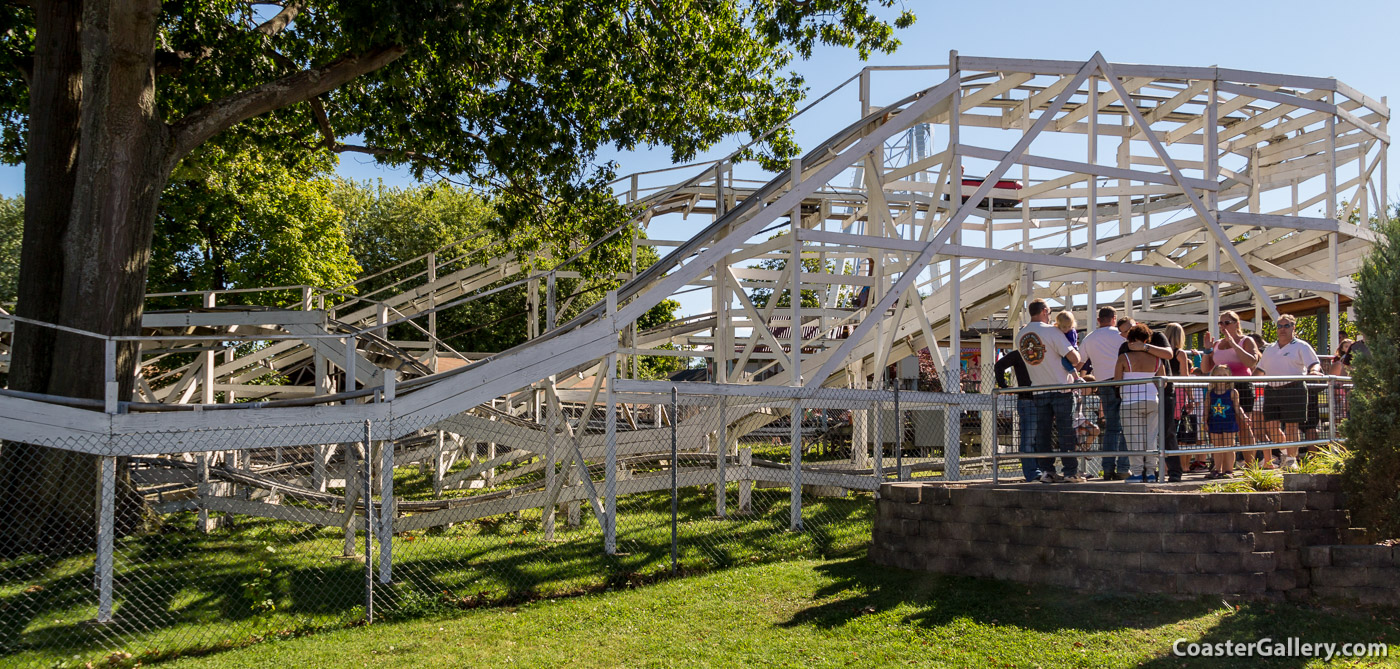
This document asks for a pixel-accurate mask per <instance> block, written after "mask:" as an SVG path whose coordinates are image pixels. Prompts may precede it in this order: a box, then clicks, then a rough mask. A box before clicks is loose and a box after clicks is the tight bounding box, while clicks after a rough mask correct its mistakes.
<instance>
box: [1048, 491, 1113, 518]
mask: <svg viewBox="0 0 1400 669" xmlns="http://www.w3.org/2000/svg"><path fill="white" fill-rule="evenodd" d="M1117 494H1118V493H1111V492H1096V491H1091V490H1065V491H1062V492H1060V493H1059V497H1060V508H1063V509H1069V510H1073V511H1076V512H1079V513H1084V512H1094V511H1112V510H1113V508H1114V507H1113V498H1114V497H1115V496H1116V495H1117Z"/></svg>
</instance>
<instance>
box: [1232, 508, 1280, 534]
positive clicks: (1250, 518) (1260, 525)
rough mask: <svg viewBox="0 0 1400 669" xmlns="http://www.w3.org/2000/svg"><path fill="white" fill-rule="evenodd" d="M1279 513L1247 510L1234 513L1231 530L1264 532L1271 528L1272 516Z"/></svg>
mask: <svg viewBox="0 0 1400 669" xmlns="http://www.w3.org/2000/svg"><path fill="white" fill-rule="evenodd" d="M1276 515H1278V514H1268V513H1259V512H1253V513H1251V512H1246V511H1241V512H1239V513H1235V514H1232V515H1231V517H1230V531H1232V532H1264V531H1267V530H1271V529H1277V528H1273V527H1269V520H1270V516H1276Z"/></svg>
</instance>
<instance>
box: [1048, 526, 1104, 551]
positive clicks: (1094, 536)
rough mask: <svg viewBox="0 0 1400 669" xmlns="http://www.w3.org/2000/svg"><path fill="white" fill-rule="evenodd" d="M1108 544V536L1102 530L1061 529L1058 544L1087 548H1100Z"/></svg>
mask: <svg viewBox="0 0 1400 669" xmlns="http://www.w3.org/2000/svg"><path fill="white" fill-rule="evenodd" d="M1107 544H1108V537H1107V535H1106V534H1105V533H1104V532H1103V530H1102V529H1100V530H1092V529H1085V530H1076V529H1067V530H1060V534H1059V543H1058V544H1056V545H1059V546H1066V547H1069V548H1082V549H1086V550H1098V549H1101V548H1103V547H1104V546H1106V545H1107Z"/></svg>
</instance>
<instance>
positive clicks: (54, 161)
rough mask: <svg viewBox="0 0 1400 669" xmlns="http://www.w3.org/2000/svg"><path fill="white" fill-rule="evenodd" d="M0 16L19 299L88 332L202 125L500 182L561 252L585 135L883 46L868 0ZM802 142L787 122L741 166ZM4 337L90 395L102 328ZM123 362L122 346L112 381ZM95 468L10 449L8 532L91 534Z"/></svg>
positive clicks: (757, 96) (757, 115)
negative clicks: (805, 62)
mask: <svg viewBox="0 0 1400 669" xmlns="http://www.w3.org/2000/svg"><path fill="white" fill-rule="evenodd" d="M879 2H880V3H881V4H883V5H885V6H890V5H892V4H893V2H895V0H879ZM269 8H270V9H269ZM912 21H913V16H912V15H911V14H909V13H907V12H905V13H902V14H900V16H899V17H898V19H897V20H895V21H894V24H895V25H896V26H905V25H908V24H910V23H912ZM0 27H2V28H3V30H0V35H3V37H2V38H0V68H3V70H4V71H5V73H6V76H5V79H4V80H3V81H2V82H0V104H5V105H7V107H6V108H5V109H4V111H3V115H4V119H5V120H6V122H7V127H6V128H5V131H4V133H3V136H0V148H3V149H5V150H7V151H8V157H9V158H10V159H11V160H16V161H18V160H23V161H24V163H25V165H26V170H25V198H26V202H27V204H28V205H29V206H27V207H26V208H25V227H24V230H25V232H24V242H23V248H22V251H21V273H20V280H19V287H18V293H19V294H18V304H17V310H18V311H17V313H18V314H19V315H21V316H25V317H28V318H32V319H36V320H39V321H43V322H48V323H55V324H60V325H63V326H67V327H72V328H78V329H82V330H87V331H92V332H96V333H100V334H103V335H129V334H134V333H136V332H138V331H139V326H140V321H141V311H142V296H143V293H144V291H145V283H146V276H147V271H148V268H149V262H150V257H151V236H152V231H153V228H154V224H155V220H156V211H157V204H158V200H159V196H160V193H161V192H162V190H163V188H164V186H165V185H166V182H167V181H168V180H169V178H170V175H171V172H172V171H173V170H174V169H175V168H176V166H177V165H178V164H179V163H180V162H181V161H182V160H184V159H185V158H186V157H187V156H189V155H190V154H191V153H192V152H194V151H195V150H196V149H198V148H199V147H201V146H202V145H204V144H205V143H207V142H209V141H211V140H215V139H216V138H217V141H218V142H219V143H220V144H222V145H224V146H250V147H258V148H261V149H264V150H268V151H274V152H278V153H283V152H285V153H301V152H311V151H316V150H321V151H330V152H336V153H339V152H347V151H353V152H360V153H367V154H370V155H374V156H376V157H378V158H380V159H382V160H384V161H387V162H391V163H399V164H402V163H407V164H411V165H412V166H413V168H414V170H415V172H416V173H417V174H419V175H420V176H421V175H422V174H423V173H425V172H426V171H429V170H437V171H443V172H448V173H453V174H459V175H461V176H462V177H463V178H464V179H466V180H467V182H468V183H471V184H473V185H475V186H476V187H480V188H483V189H489V190H492V191H497V192H499V193H501V194H502V195H503V196H504V197H503V199H502V201H501V203H500V205H499V208H498V211H499V213H501V219H500V221H501V223H502V224H503V225H505V226H520V225H523V224H526V223H529V224H533V225H534V226H536V227H537V228H538V229H539V230H541V233H542V236H543V237H544V238H546V239H554V240H556V242H555V243H556V244H566V243H567V242H566V241H560V240H567V239H569V238H570V237H571V233H572V232H573V221H572V220H571V219H568V218H559V219H547V218H545V217H544V216H546V215H547V212H549V211H556V212H568V211H569V210H570V209H571V207H572V204H573V199H574V196H576V195H578V194H580V193H594V194H595V196H596V194H598V193H599V192H600V185H601V180H600V178H599V177H600V176H601V173H602V172H605V171H606V170H604V169H600V168H599V167H598V166H596V165H594V162H595V160H594V157H595V155H596V152H597V150H598V149H599V147H600V146H603V145H607V144H611V145H615V146H619V147H622V148H633V147H636V146H640V145H643V144H647V145H665V146H668V147H670V148H671V150H672V154H673V156H674V157H675V158H676V159H678V160H687V159H689V158H690V157H693V156H694V155H695V154H696V153H697V152H699V151H701V150H703V149H706V148H708V147H709V146H712V145H713V144H714V143H715V142H717V141H719V140H720V139H722V138H724V137H726V136H729V135H731V134H734V133H748V134H750V135H756V134H757V133H759V132H760V131H762V130H764V129H766V128H768V127H770V126H774V125H777V124H779V122H780V121H781V120H782V119H784V118H786V117H787V116H788V115H789V114H790V112H791V111H792V109H793V106H794V102H795V101H796V100H797V99H798V97H799V96H800V94H801V84H802V82H801V79H800V78H798V77H796V76H795V75H789V74H783V68H784V67H785V66H786V65H787V64H788V63H789V62H790V59H791V58H792V57H793V56H794V55H798V56H803V57H806V56H808V55H809V54H810V53H811V50H812V48H813V46H814V45H815V44H817V43H825V44H839V45H846V46H852V47H855V48H856V49H857V50H858V51H859V52H860V53H861V55H862V56H864V55H866V54H868V53H869V52H870V51H871V50H877V49H878V50H884V51H889V50H892V49H893V48H894V47H895V46H896V45H897V43H898V42H897V41H896V40H895V39H894V38H893V27H892V26H891V25H890V24H889V23H886V22H885V21H883V20H881V19H880V18H879V17H877V16H875V15H874V14H872V13H871V12H870V11H869V10H868V8H867V7H866V5H865V3H863V2H861V1H860V0H808V1H806V2H801V3H795V2H793V3H789V2H779V1H776V0H729V1H721V2H707V3H696V2H691V1H690V0H655V1H653V2H648V3H645V4H640V5H633V4H631V3H622V2H613V3H603V4H598V3H586V2H581V1H579V0H563V1H560V2H533V3H531V2H519V1H515V0H511V1H499V0H488V1H486V2H476V3H441V2H429V1H426V0H422V1H409V0H401V1H396V2H384V1H382V0H342V1H339V2H336V1H334V0H325V1H320V2H316V1H299V0H287V1H286V2H283V3H281V4H275V3H262V2H249V1H247V0H168V1H166V2H161V1H160V0H81V1H79V0H73V1H70V2H60V1H58V0H32V1H31V2H27V3H14V4H6V5H4V6H3V7H2V8H0ZM21 124H23V125H24V130H23V131H21V130H20V127H21ZM347 138H358V139H355V140H354V141H355V142H359V143H349V142H347V141H346V140H347ZM793 152H794V147H793V145H792V140H791V135H790V133H789V132H787V131H779V132H776V133H774V134H773V135H771V136H770V137H769V138H768V140H767V141H766V142H765V143H764V144H763V146H762V147H760V148H759V150H757V151H755V152H753V154H752V156H751V157H757V158H760V159H764V160H770V161H775V162H778V163H780V162H781V161H782V160H784V159H786V158H787V157H789V156H790V155H792V153H793ZM541 203H548V204H553V205H555V206H553V207H546V208H543V209H542V208H541V207H540V206H539V205H540V204H541ZM506 229H509V227H507V228H506ZM15 335H16V336H15V347H14V352H13V362H12V372H11V375H10V380H9V382H10V386H11V387H12V388H16V389H21V390H28V391H35V392H42V393H51V394H57V395H65V396H72V397H88V398H93V397H97V396H99V395H100V391H101V388H102V387H103V385H102V381H103V369H102V368H103V355H102V351H103V345H102V342H101V341H100V340H99V339H95V338H92V337H87V336H83V335H77V334H72V333H66V332H56V331H54V330H52V329H45V328H38V327H32V326H28V325H21V326H20V327H19V328H17V332H16V333H15ZM60 353H61V354H60ZM135 363H136V350H135V349H134V348H133V347H130V346H122V347H119V351H118V356H117V364H118V370H117V378H118V379H119V381H120V388H119V390H120V392H121V393H122V394H123V395H126V394H129V393H130V386H131V379H132V376H133V375H132V373H131V372H132V370H133V369H134V365H135ZM24 463H29V464H24ZM94 467H95V461H94V460H93V459H92V458H90V457H87V456H78V455H72V454H67V455H64V454H55V453H50V452H47V451H41V450H36V449H33V448H29V447H21V446H16V445H10V446H7V447H6V448H5V450H4V454H3V458H0V499H4V500H11V501H10V502H7V504H14V503H16V502H13V500H16V499H24V500H25V502H24V503H25V504H27V505H29V507H30V508H32V509H39V510H41V511H40V512H38V513H35V512H33V511H29V512H26V513H23V514H17V513H16V511H17V510H16V509H14V508H0V519H5V520H3V521H0V522H4V525H3V526H0V544H4V545H6V546H8V547H10V548H11V549H12V550H24V549H26V548H27V547H36V548H45V547H53V546H54V545H55V543H54V540H52V539H51V538H52V537H73V538H72V539H71V540H65V541H68V542H69V543H72V544H73V545H88V541H87V537H89V536H90V535H91V528H92V527H93V525H94V523H93V522H91V521H92V520H93V518H92V514H93V504H92V503H91V499H92V497H91V494H90V493H92V492H93V486H94V485H95V484H94V481H95V479H96V477H95V476H94V475H93V469H94ZM16 516H19V517H18V518H16ZM46 537H47V538H46Z"/></svg>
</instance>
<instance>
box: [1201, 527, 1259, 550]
mask: <svg viewBox="0 0 1400 669" xmlns="http://www.w3.org/2000/svg"><path fill="white" fill-rule="evenodd" d="M1253 550H1254V534H1252V533H1249V532H1221V533H1219V534H1216V535H1215V550H1213V551H1211V552H1212V553H1226V554H1238V553H1248V552H1250V551H1253Z"/></svg>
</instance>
